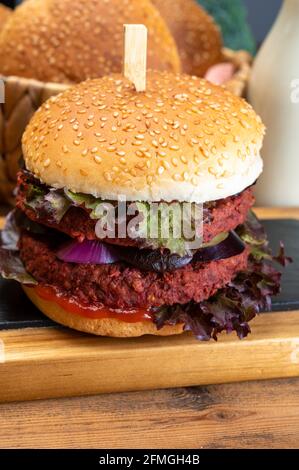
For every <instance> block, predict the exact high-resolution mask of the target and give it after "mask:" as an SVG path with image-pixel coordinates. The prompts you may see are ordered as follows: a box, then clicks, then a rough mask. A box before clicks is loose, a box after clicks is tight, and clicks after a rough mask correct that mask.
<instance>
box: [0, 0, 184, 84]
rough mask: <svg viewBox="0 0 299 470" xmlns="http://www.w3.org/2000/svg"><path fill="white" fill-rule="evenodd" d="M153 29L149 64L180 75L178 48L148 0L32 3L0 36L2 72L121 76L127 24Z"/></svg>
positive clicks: (55, 78) (42, 76) (70, 78)
mask: <svg viewBox="0 0 299 470" xmlns="http://www.w3.org/2000/svg"><path fill="white" fill-rule="evenodd" d="M124 23H142V24H144V25H145V26H147V28H148V32H149V37H148V66H149V67H151V68H153V69H157V70H166V71H174V72H178V71H180V68H181V65H180V59H179V55H178V51H177V47H176V44H175V41H174V38H173V37H172V35H171V33H170V31H169V29H168V27H167V25H166V23H165V21H164V20H163V18H162V16H161V15H160V13H159V12H158V10H157V9H156V8H155V7H154V6H153V4H152V3H151V2H150V1H149V0H88V1H86V0H76V1H74V0H63V1H61V0H43V1H40V0H27V1H26V2H24V3H23V4H22V5H21V6H19V7H18V8H17V9H16V10H15V12H14V13H13V14H12V15H11V17H10V19H9V21H8V22H7V23H6V25H5V27H4V29H3V32H2V34H1V35H0V73H2V74H3V75H16V76H19V77H25V78H35V79H38V80H41V81H52V82H57V83H77V82H80V81H83V80H86V79H87V78H96V77H101V76H103V75H108V74H109V73H113V72H121V70H122V62H123V24H124Z"/></svg>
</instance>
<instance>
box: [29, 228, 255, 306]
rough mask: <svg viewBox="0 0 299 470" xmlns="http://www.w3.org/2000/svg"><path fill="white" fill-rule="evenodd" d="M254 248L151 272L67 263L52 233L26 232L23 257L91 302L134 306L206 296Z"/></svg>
mask: <svg viewBox="0 0 299 470" xmlns="http://www.w3.org/2000/svg"><path fill="white" fill-rule="evenodd" d="M248 256H249V250H248V249H247V248H246V249H245V250H244V252H243V253H241V254H240V255H237V256H233V257H231V258H228V259H224V260H219V261H211V262H208V263H200V262H197V263H190V264H189V265H187V266H185V267H184V268H181V269H177V270H175V271H173V272H167V273H163V274H161V273H156V272H145V271H141V270H139V269H137V268H134V267H131V266H129V265H127V264H125V263H121V262H120V263H114V264H108V265H91V264H89V265H88V264H74V263H66V262H64V261H61V260H59V259H58V258H57V257H56V254H55V249H54V248H53V246H51V241H50V240H49V241H48V240H47V239H46V236H43V237H41V236H39V237H38V236H36V235H33V234H31V233H29V232H28V233H27V232H24V233H23V234H22V236H21V239H20V257H21V259H22V261H23V263H24V265H25V268H26V270H27V271H28V272H29V273H30V274H31V275H32V276H33V277H34V278H35V279H36V280H37V282H38V283H40V284H41V285H50V286H52V287H55V288H57V289H58V290H59V291H60V292H61V293H62V294H64V295H67V296H68V297H70V298H74V299H77V300H78V301H79V302H81V303H84V304H88V305H95V306H100V305H103V304H104V305H106V306H108V307H111V308H119V309H128V308H134V307H136V308H138V307H159V306H161V305H173V304H176V303H179V304H185V303H188V302H190V301H192V300H193V301H195V302H201V301H202V300H205V299H208V298H209V297H211V296H212V295H213V294H214V293H215V292H216V291H217V290H218V289H220V288H222V287H224V286H225V285H227V284H228V283H229V282H230V281H231V279H232V278H234V276H235V275H236V273H237V272H239V271H243V270H245V269H246V267H247V262H248Z"/></svg>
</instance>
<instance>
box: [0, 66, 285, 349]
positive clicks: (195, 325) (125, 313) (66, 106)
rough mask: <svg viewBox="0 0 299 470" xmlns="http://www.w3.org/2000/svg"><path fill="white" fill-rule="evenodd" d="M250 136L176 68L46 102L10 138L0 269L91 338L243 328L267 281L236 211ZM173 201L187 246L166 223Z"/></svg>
mask: <svg viewBox="0 0 299 470" xmlns="http://www.w3.org/2000/svg"><path fill="white" fill-rule="evenodd" d="M263 135H264V126H263V124H262V122H261V120H260V118H259V117H258V116H257V115H256V114H255V112H254V111H253V109H252V108H251V106H250V105H249V104H248V103H246V102H245V101H244V100H243V99H240V98H238V97H236V96H234V95H232V94H231V93H230V92H229V91H226V90H225V89H224V88H221V87H217V86H214V85H211V84H210V83H208V82H207V81H205V80H204V79H200V78H196V77H190V76H187V75H176V74H172V73H168V72H148V75H147V89H146V92H143V93H136V91H135V88H134V86H133V84H132V83H131V82H130V81H128V80H127V79H125V78H124V77H123V76H121V75H112V76H109V77H104V78H100V79H95V80H89V81H86V82H83V83H81V84H79V85H76V86H74V87H71V88H69V89H68V90H66V91H65V92H63V93H61V94H60V95H57V96H55V97H52V98H50V99H49V100H48V101H47V102H46V103H45V104H44V105H43V106H42V107H41V108H40V109H39V110H38V112H37V113H36V114H35V115H34V116H33V118H32V120H31V122H30V124H29V125H28V127H27V129H26V131H25V134H24V136H23V155H24V163H25V165H24V169H23V170H22V171H21V172H20V173H19V175H18V187H17V203H16V209H15V210H14V211H13V212H11V213H10V214H9V216H8V218H7V223H6V227H5V229H4V230H3V231H2V235H1V249H0V267H1V271H2V275H3V277H5V278H9V279H15V280H17V281H19V282H20V283H21V284H22V286H23V289H24V291H25V292H26V294H27V295H28V297H29V298H30V299H31V300H32V302H33V303H34V304H35V305H36V306H37V307H38V308H39V309H40V310H41V311H42V312H43V313H44V314H45V315H47V316H48V317H50V318H51V319H53V320H55V321H56V322H58V323H61V324H63V325H66V326H69V327H72V328H75V329H77V330H81V331H85V332H89V333H94V334H97V335H107V336H119V337H122V336H140V335H144V334H154V335H172V334H178V333H182V332H183V331H184V330H191V331H192V332H193V333H194V334H195V336H196V337H198V338H199V339H201V340H208V339H210V338H214V339H216V337H217V334H218V333H220V332H221V331H223V330H225V331H227V332H231V331H233V330H235V331H236V332H237V334H238V336H239V337H240V338H242V337H244V336H246V335H247V334H248V332H249V331H250V328H249V325H248V322H249V321H250V320H251V319H252V318H253V317H254V316H255V315H256V314H257V313H258V312H259V311H261V310H265V309H267V308H269V306H270V302H271V296H272V295H274V294H277V293H278V292H279V281H280V273H279V272H278V271H277V270H276V269H275V267H274V265H273V259H274V258H273V256H272V255H271V252H270V250H269V248H268V242H267V239H266V236H265V233H264V230H263V228H262V226H261V224H260V223H259V221H258V220H257V219H256V217H255V216H254V214H253V213H252V212H251V210H250V209H251V207H252V205H253V203H254V197H253V192H252V186H253V185H254V183H255V181H256V180H257V178H258V176H259V175H260V173H261V172H262V160H261V157H260V149H261V146H262V140H263ZM185 206H187V208H188V207H189V211H187V212H188V214H189V216H190V217H189V221H190V226H191V227H193V228H194V227H195V229H194V239H195V240H196V241H197V242H196V243H195V242H194V240H193V241H190V236H189V235H190V234H189V235H188V236H187V235H186V234H185V232H184V231H182V230H177V229H181V227H182V225H183V222H184V220H185V216H182V214H183V212H184V211H183V208H184V207H185ZM152 207H155V208H156V209H155V211H152ZM197 210H198V211H197ZM107 214H109V217H108V215H107ZM196 214H197V215H196ZM198 214H200V217H197V216H198ZM197 219H200V224H198V223H197V222H198V220H197ZM165 228H167V230H165ZM120 229H121V230H120ZM120 232H121V233H120ZM182 232H183V233H182ZM178 233H179V234H178ZM275 259H276V260H278V261H280V262H281V263H283V262H284V261H285V258H284V254H283V248H282V249H281V253H280V255H279V256H278V257H276V258H275Z"/></svg>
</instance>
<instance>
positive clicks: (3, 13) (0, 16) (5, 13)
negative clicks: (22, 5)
mask: <svg viewBox="0 0 299 470" xmlns="http://www.w3.org/2000/svg"><path fill="white" fill-rule="evenodd" d="M11 14H12V10H11V9H10V8H7V7H5V6H4V5H1V4H0V31H1V30H2V28H3V26H4V25H5V23H6V21H7V20H8V18H9V17H10V15H11Z"/></svg>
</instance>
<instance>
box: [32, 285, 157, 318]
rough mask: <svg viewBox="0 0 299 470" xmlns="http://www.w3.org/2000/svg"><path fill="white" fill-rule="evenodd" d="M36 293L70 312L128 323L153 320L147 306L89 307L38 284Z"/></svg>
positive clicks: (35, 289)
mask: <svg viewBox="0 0 299 470" xmlns="http://www.w3.org/2000/svg"><path fill="white" fill-rule="evenodd" d="M32 289H34V291H35V293H36V294H37V295H38V297H40V298H41V299H43V300H46V301H48V302H55V303H56V304H57V305H59V307H61V308H63V309H64V310H66V311H67V312H69V313H72V314H74V315H80V316H82V317H87V318H94V319H98V318H115V319H117V320H121V321H124V322H127V323H137V322H141V321H152V320H153V317H152V314H151V312H150V311H149V310H147V309H146V308H144V309H141V308H138V309H132V310H113V309H111V308H108V307H104V306H103V307H100V308H97V307H89V306H87V305H84V304H80V303H78V302H77V301H76V300H74V299H69V298H67V297H64V296H63V295H61V294H59V293H57V291H56V290H55V289H53V288H52V287H49V286H36V287H32Z"/></svg>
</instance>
